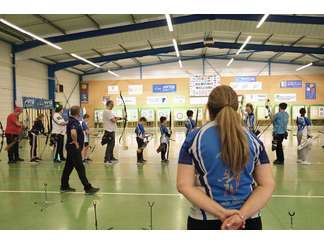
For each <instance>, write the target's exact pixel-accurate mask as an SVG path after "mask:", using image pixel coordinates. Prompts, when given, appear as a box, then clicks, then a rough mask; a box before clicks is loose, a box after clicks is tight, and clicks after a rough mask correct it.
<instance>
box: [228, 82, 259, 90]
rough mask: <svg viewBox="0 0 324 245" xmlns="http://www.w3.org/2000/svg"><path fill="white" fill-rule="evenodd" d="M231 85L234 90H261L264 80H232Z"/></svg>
mask: <svg viewBox="0 0 324 245" xmlns="http://www.w3.org/2000/svg"><path fill="white" fill-rule="evenodd" d="M230 86H231V87H232V88H233V89H234V90H237V91H239V90H261V89H262V82H237V83H236V82H231V83H230Z"/></svg>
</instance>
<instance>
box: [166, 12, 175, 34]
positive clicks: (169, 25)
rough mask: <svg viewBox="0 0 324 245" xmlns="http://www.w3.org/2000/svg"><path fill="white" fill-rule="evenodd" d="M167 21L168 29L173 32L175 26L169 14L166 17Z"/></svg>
mask: <svg viewBox="0 0 324 245" xmlns="http://www.w3.org/2000/svg"><path fill="white" fill-rule="evenodd" d="M165 18H166V21H167V23H168V27H169V31H170V32H173V26H172V20H171V16H170V15H169V14H166V15H165Z"/></svg>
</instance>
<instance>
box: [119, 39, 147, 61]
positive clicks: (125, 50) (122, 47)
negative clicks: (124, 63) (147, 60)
mask: <svg viewBox="0 0 324 245" xmlns="http://www.w3.org/2000/svg"><path fill="white" fill-rule="evenodd" d="M118 46H119V47H121V49H122V50H124V52H125V53H129V51H128V50H127V49H126V48H125V47H124V46H123V45H121V44H118ZM132 60H133V61H134V62H135V63H137V64H139V65H141V64H142V63H141V62H140V61H139V60H138V59H136V58H132Z"/></svg>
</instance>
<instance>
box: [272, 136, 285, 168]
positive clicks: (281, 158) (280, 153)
mask: <svg viewBox="0 0 324 245" xmlns="http://www.w3.org/2000/svg"><path fill="white" fill-rule="evenodd" d="M284 138H285V134H275V135H274V139H275V140H276V141H277V148H276V155H277V160H278V161H280V162H284V161H285V156H284V152H283V147H282V142H283V140H284Z"/></svg>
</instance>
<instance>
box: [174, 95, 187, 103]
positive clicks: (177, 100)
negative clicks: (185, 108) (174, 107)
mask: <svg viewBox="0 0 324 245" xmlns="http://www.w3.org/2000/svg"><path fill="white" fill-rule="evenodd" d="M185 103H186V97H185V96H182V95H176V96H173V104H185Z"/></svg>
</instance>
